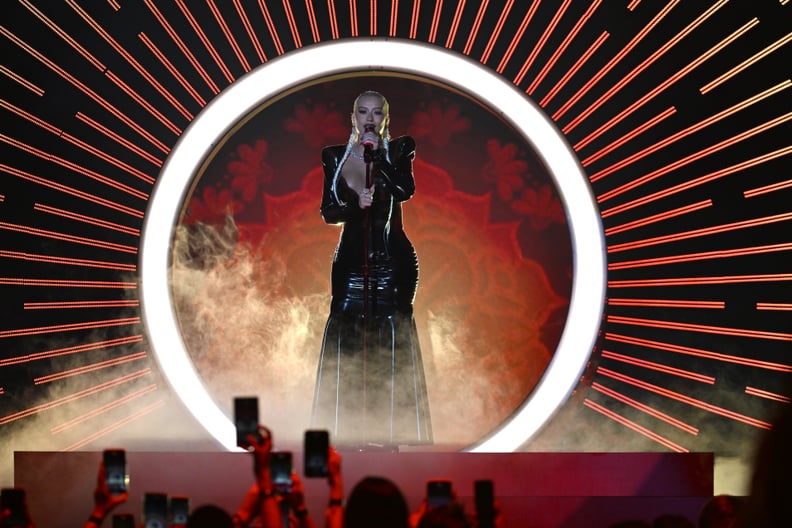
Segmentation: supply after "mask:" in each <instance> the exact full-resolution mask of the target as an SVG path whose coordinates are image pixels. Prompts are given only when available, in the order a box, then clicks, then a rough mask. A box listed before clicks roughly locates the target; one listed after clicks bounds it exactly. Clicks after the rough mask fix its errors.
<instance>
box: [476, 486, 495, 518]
mask: <svg viewBox="0 0 792 528" xmlns="http://www.w3.org/2000/svg"><path fill="white" fill-rule="evenodd" d="M473 498H474V501H475V504H476V518H477V519H478V527H479V528H494V526H495V489H494V485H493V483H492V481H491V480H488V479H484V480H477V481H475V482H474V483H473Z"/></svg>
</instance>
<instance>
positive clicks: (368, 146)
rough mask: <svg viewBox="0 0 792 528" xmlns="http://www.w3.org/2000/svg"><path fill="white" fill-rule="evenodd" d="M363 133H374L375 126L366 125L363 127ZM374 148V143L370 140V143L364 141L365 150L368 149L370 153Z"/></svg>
mask: <svg viewBox="0 0 792 528" xmlns="http://www.w3.org/2000/svg"><path fill="white" fill-rule="evenodd" d="M363 132H364V133H367V132H374V125H372V124H367V125H364V126H363ZM373 147H374V143H372V142H371V141H370V140H369V141H364V142H363V148H364V149H366V150H369V151H370V150H371V149H372V148H373Z"/></svg>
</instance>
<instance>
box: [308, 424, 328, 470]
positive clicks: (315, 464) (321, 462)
mask: <svg viewBox="0 0 792 528" xmlns="http://www.w3.org/2000/svg"><path fill="white" fill-rule="evenodd" d="M329 450H330V433H328V432H327V431H318V430H314V431H305V441H304V442H303V455H304V457H303V458H304V460H303V463H304V466H305V467H304V468H303V472H304V473H305V476H306V477H326V476H327V457H328V454H329Z"/></svg>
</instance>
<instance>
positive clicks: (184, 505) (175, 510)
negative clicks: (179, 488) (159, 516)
mask: <svg viewBox="0 0 792 528" xmlns="http://www.w3.org/2000/svg"><path fill="white" fill-rule="evenodd" d="M189 516H190V499H189V498H187V497H171V499H170V522H171V526H173V525H186V524H187V519H188V517H189Z"/></svg>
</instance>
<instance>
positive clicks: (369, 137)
mask: <svg viewBox="0 0 792 528" xmlns="http://www.w3.org/2000/svg"><path fill="white" fill-rule="evenodd" d="M360 143H361V144H362V145H363V155H364V156H365V158H366V162H368V161H370V160H371V151H372V150H373V149H374V148H375V147H378V146H379V135H378V134H377V133H376V132H374V125H372V124H371V123H368V124H366V125H364V126H363V135H362V136H361V138H360Z"/></svg>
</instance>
